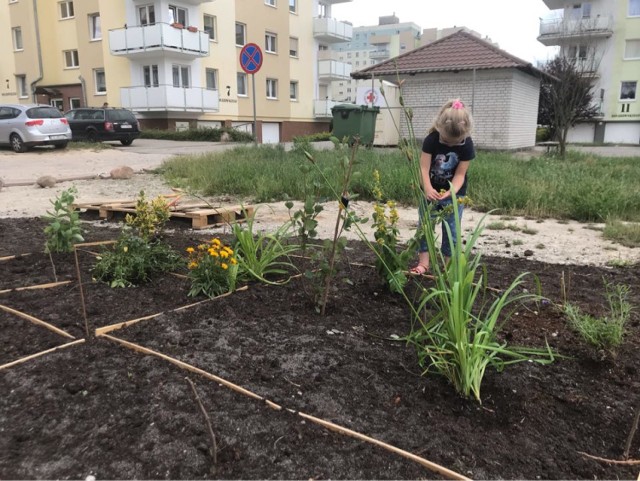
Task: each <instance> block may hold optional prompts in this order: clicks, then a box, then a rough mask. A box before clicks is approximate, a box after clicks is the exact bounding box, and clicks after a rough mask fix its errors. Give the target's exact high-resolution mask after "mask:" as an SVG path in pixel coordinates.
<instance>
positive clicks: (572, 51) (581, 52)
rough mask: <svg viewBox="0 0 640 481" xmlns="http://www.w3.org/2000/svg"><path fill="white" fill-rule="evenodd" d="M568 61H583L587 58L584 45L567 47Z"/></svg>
mask: <svg viewBox="0 0 640 481" xmlns="http://www.w3.org/2000/svg"><path fill="white" fill-rule="evenodd" d="M569 58H570V59H585V58H587V46H586V45H571V46H570V47H569Z"/></svg>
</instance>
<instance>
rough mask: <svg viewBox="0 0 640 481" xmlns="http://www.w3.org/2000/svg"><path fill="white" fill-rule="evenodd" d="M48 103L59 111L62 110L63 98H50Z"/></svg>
mask: <svg viewBox="0 0 640 481" xmlns="http://www.w3.org/2000/svg"><path fill="white" fill-rule="evenodd" d="M49 105H51V106H52V107H55V108H57V109H58V110H59V111H60V112H64V99H51V100H50V101H49Z"/></svg>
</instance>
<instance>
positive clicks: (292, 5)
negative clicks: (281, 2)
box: [289, 0, 298, 13]
mask: <svg viewBox="0 0 640 481" xmlns="http://www.w3.org/2000/svg"><path fill="white" fill-rule="evenodd" d="M289 11H290V12H291V13H297V12H298V0H289Z"/></svg>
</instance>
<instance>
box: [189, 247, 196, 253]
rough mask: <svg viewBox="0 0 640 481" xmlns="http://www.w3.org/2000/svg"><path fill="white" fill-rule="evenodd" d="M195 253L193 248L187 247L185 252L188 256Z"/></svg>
mask: <svg viewBox="0 0 640 481" xmlns="http://www.w3.org/2000/svg"><path fill="white" fill-rule="evenodd" d="M195 251H196V250H195V249H194V248H193V247H187V252H188V253H189V254H192V253H194V252H195Z"/></svg>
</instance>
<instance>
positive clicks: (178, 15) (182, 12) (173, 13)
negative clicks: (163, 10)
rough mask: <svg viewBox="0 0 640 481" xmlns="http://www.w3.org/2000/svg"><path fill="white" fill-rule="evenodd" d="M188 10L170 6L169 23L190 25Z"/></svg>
mask: <svg viewBox="0 0 640 481" xmlns="http://www.w3.org/2000/svg"><path fill="white" fill-rule="evenodd" d="M188 20H189V19H188V17H187V10H186V9H184V8H180V7H176V6H175V5H169V23H181V24H182V25H187V24H188Z"/></svg>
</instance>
